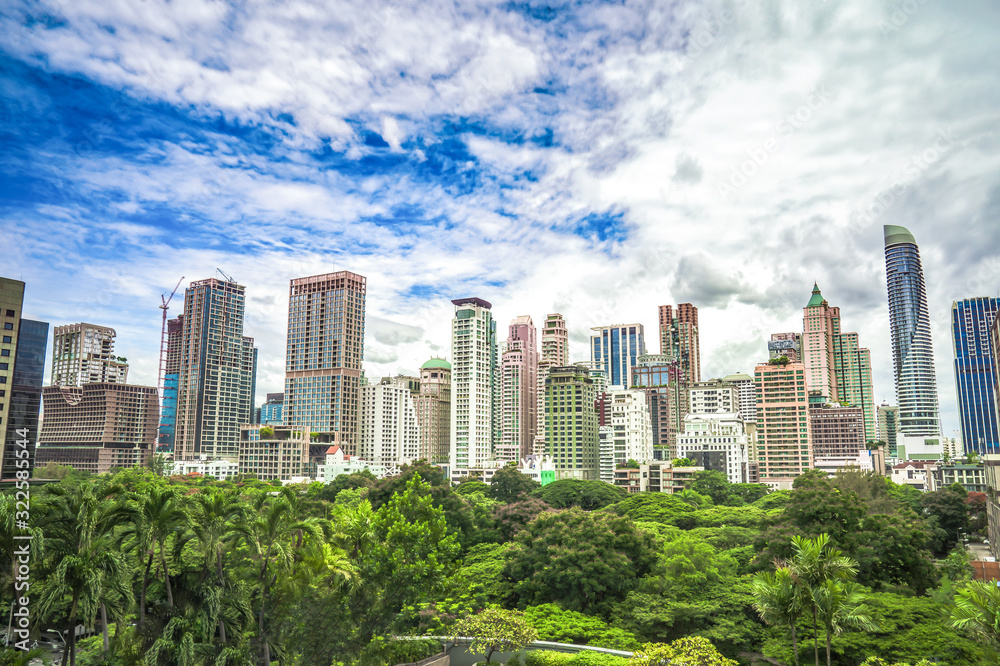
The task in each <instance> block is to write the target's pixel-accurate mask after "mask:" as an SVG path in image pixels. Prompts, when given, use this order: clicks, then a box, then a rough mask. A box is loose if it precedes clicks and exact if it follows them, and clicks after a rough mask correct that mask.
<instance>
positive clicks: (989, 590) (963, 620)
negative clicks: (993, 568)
mask: <svg viewBox="0 0 1000 666" xmlns="http://www.w3.org/2000/svg"><path fill="white" fill-rule="evenodd" d="M950 619H951V626H953V627H956V628H958V629H968V630H970V631H971V632H972V633H973V634H974V635H975V636H976V637H977V638H978V639H979V640H980V641H981V642H983V643H986V644H987V645H989V646H991V647H993V648H1000V588H998V587H997V586H996V584H994V583H992V582H985V581H973V582H971V583H969V584H968V585H966V586H965V587H963V588H962V589H961V590H959V591H958V594H957V595H955V607H954V608H953V609H952V611H951V618H950Z"/></svg>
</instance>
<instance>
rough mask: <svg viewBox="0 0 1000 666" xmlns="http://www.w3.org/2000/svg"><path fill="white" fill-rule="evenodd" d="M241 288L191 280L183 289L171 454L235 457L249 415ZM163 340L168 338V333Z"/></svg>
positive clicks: (249, 346)
mask: <svg viewBox="0 0 1000 666" xmlns="http://www.w3.org/2000/svg"><path fill="white" fill-rule="evenodd" d="M245 291H246V288H245V287H244V286H243V285H241V284H237V283H236V282H232V281H230V280H219V279H216V278H209V279H206V280H199V281H195V282H191V284H190V285H188V288H187V290H186V291H185V293H184V318H183V320H182V329H181V350H180V367H179V372H178V381H177V421H176V425H175V430H174V458H175V459H176V460H192V459H196V458H199V457H201V456H205V457H206V458H207V459H210V460H229V461H233V462H235V461H236V460H237V458H238V456H239V442H240V426H241V425H244V424H248V423H250V422H251V421H252V419H253V407H254V404H253V399H254V387H255V384H256V369H257V353H256V352H257V350H256V349H255V348H254V346H253V338H248V337H244V335H243V313H244V299H245ZM168 342H169V339H168Z"/></svg>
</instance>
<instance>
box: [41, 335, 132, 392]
mask: <svg viewBox="0 0 1000 666" xmlns="http://www.w3.org/2000/svg"><path fill="white" fill-rule="evenodd" d="M93 382H98V383H109V384H125V383H127V382H128V361H126V360H125V359H123V358H122V357H119V356H115V329H113V328H110V327H108V326H95V325H94V324H82V323H81V324H69V325H67V326H56V327H55V330H54V331H53V333H52V385H53V386H83V385H84V384H90V383H93Z"/></svg>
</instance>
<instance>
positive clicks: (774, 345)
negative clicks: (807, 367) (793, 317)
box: [767, 333, 802, 363]
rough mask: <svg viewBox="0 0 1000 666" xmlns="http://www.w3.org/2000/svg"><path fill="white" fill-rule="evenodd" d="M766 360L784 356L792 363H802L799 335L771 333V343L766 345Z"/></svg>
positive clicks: (800, 335)
mask: <svg viewBox="0 0 1000 666" xmlns="http://www.w3.org/2000/svg"><path fill="white" fill-rule="evenodd" d="M767 355H768V358H780V357H782V356H784V357H785V358H787V359H788V360H789V361H791V362H792V363H801V362H802V334H801V333H772V334H771V341H770V342H768V343H767Z"/></svg>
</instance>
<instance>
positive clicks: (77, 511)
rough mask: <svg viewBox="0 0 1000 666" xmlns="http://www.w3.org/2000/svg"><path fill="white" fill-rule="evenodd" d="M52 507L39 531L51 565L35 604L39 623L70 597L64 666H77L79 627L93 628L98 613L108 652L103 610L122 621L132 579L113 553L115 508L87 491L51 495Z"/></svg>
mask: <svg viewBox="0 0 1000 666" xmlns="http://www.w3.org/2000/svg"><path fill="white" fill-rule="evenodd" d="M51 492H52V494H53V495H54V498H55V499H54V502H53V505H52V506H50V507H49V510H48V511H47V512H46V514H45V516H46V517H45V519H44V520H43V522H42V525H41V527H42V529H43V530H44V531H45V535H46V549H47V552H48V555H49V556H50V557H51V558H52V561H53V562H54V563H55V566H54V569H53V571H52V572H51V574H50V575H49V577H48V580H47V583H48V584H47V585H46V586H45V588H44V590H43V592H42V594H41V596H40V601H39V614H40V616H41V617H43V618H45V617H51V616H52V615H54V614H55V611H56V609H57V608H58V607H59V606H60V605H61V604H62V603H63V601H64V600H66V598H67V597H68V601H69V615H68V618H67V635H68V637H69V643H68V645H67V648H66V649H65V650H64V651H63V660H62V663H63V666H65V665H66V664H67V662H68V663H70V664H73V665H74V666H75V664H76V627H77V623H78V622H82V623H83V624H84V625H85V626H92V625H93V624H94V621H95V618H96V616H97V614H98V612H100V614H101V624H102V631H103V634H104V650H105V652H106V651H107V649H108V619H107V617H108V614H107V607H108V605H111V606H112V608H113V609H115V615H116V619H117V620H118V622H119V625H120V623H121V620H122V618H123V617H124V615H125V613H126V612H127V610H128V609H129V607H130V606H131V600H132V591H131V575H130V570H129V567H128V565H127V564H126V562H125V559H124V558H123V556H122V555H121V554H120V553H119V552H117V549H116V548H114V541H113V539H112V532H113V530H114V524H115V512H114V506H113V504H111V503H110V502H105V501H102V499H101V498H100V497H98V495H97V494H95V492H94V488H93V487H92V486H89V485H81V486H78V487H77V488H76V489H75V490H73V491H72V492H68V491H66V490H65V489H64V488H59V487H57V488H54V489H52V491H51Z"/></svg>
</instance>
